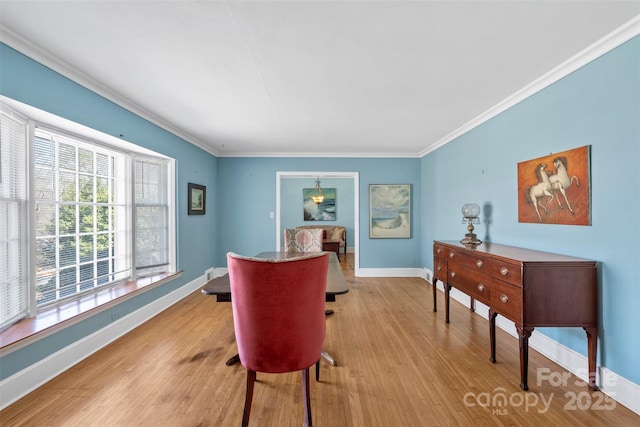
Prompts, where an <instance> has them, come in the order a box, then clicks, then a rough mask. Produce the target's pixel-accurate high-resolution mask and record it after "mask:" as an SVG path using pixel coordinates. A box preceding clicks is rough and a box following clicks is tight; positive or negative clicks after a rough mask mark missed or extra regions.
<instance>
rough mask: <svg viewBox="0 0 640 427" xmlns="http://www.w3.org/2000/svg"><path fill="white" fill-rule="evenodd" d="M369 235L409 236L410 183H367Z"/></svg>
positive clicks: (380, 237)
mask: <svg viewBox="0 0 640 427" xmlns="http://www.w3.org/2000/svg"><path fill="white" fill-rule="evenodd" d="M369 237H370V238H372V239H409V238H411V184H370V185H369Z"/></svg>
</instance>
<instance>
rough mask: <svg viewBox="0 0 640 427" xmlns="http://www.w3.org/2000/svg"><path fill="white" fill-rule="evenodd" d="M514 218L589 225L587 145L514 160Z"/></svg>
mask: <svg viewBox="0 0 640 427" xmlns="http://www.w3.org/2000/svg"><path fill="white" fill-rule="evenodd" d="M518 222H531V223H541V224H566V225H591V146H590V145H585V146H584V147H579V148H574V149H572V150H567V151H562V152H560V153H555V154H549V155H548V156H544V157H539V158H537V159H532V160H527V161H524V162H520V163H518Z"/></svg>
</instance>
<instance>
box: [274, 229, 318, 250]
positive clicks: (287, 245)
mask: <svg viewBox="0 0 640 427" xmlns="http://www.w3.org/2000/svg"><path fill="white" fill-rule="evenodd" d="M323 233H324V232H323V230H322V229H319V228H305V229H300V228H286V229H285V230H284V250H285V251H286V252H322V236H323Z"/></svg>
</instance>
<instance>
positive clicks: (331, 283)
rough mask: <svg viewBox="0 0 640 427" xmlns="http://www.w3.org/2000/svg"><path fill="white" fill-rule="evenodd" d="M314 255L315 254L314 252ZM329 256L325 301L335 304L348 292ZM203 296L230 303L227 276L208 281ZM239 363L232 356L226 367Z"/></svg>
mask: <svg viewBox="0 0 640 427" xmlns="http://www.w3.org/2000/svg"><path fill="white" fill-rule="evenodd" d="M314 253H315V252H314ZM310 254H312V253H311V252H285V251H279V252H260V253H259V254H258V255H256V256H255V257H256V258H265V259H289V258H298V257H301V256H305V255H310ZM328 254H329V269H328V271H327V289H326V291H325V300H326V301H327V302H335V300H336V296H337V295H343V294H346V293H347V292H349V286H348V284H347V281H346V279H345V278H344V274H343V273H342V267H341V266H340V261H339V260H338V257H337V255H336V254H335V252H328ZM202 293H203V294H204V295H212V296H215V297H216V301H218V302H231V284H230V282H229V274H228V273H227V274H224V275H222V276H219V277H215V278H213V279H211V280H209V281H208V282H207V283H206V284H205V285H204V287H203V288H202ZM321 356H322V358H323V359H325V360H326V361H327V362H329V363H330V364H331V365H333V366H337V362H336V361H335V359H334V358H333V357H332V356H331V355H330V354H329V353H327V352H326V351H324V350H322V353H321ZM239 361H240V359H239V357H238V355H237V354H236V355H234V356H233V357H231V358H229V359H228V360H227V361H226V364H227V365H233V364H235V363H238V362H239Z"/></svg>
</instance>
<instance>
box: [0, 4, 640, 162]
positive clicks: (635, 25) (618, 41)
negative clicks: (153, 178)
mask: <svg viewBox="0 0 640 427" xmlns="http://www.w3.org/2000/svg"><path fill="white" fill-rule="evenodd" d="M639 34H640V15H638V16H636V17H634V18H633V19H631V20H629V21H627V22H626V23H625V24H623V25H622V26H620V27H618V28H617V29H615V30H614V31H612V32H611V33H609V34H607V35H606V36H605V37H603V38H602V39H600V40H598V41H597V42H595V43H593V44H592V45H590V46H588V47H587V48H585V49H583V50H582V51H580V52H578V53H577V54H576V55H574V56H573V57H571V58H569V59H568V60H566V61H564V62H563V63H561V64H560V65H558V66H557V67H555V68H553V69H551V70H550V71H548V72H547V73H545V74H544V75H542V76H541V77H539V78H538V79H536V80H534V81H533V82H531V83H530V84H528V85H527V86H525V87H523V88H522V89H520V90H519V91H517V92H515V93H514V94H513V95H511V96H509V97H507V98H506V99H504V100H503V101H501V102H499V103H498V104H496V105H495V106H493V107H491V108H490V109H488V110H487V111H485V112H484V113H482V114H480V115H479V116H477V117H475V118H474V119H472V120H470V121H469V122H467V123H465V124H464V125H462V126H461V127H459V128H458V129H456V130H454V131H453V132H451V133H450V134H448V135H446V136H445V137H443V138H442V139H440V140H438V141H436V142H434V143H433V144H430V145H428V146H427V147H426V148H425V149H424V150H422V151H420V152H418V153H366V154H365V153H329V154H328V153H295V152H294V153H275V154H274V153H265V152H255V153H233V152H232V153H221V152H218V151H216V150H214V149H213V148H212V147H210V146H208V145H207V144H205V143H204V142H202V141H200V140H199V139H197V138H195V137H193V136H192V135H190V134H188V133H187V132H185V131H183V130H182V129H179V128H177V127H176V126H174V125H172V124H171V123H169V122H167V121H166V120H164V119H163V118H161V117H159V116H157V115H155V114H153V113H151V112H150V111H148V110H146V109H145V108H143V107H141V106H140V105H138V104H135V103H133V102H131V101H130V100H128V99H127V98H125V97H124V96H122V95H120V94H118V93H117V92H115V91H113V90H111V89H109V88H107V87H105V86H104V85H102V84H100V83H99V82H98V81H96V80H94V79H93V78H91V77H89V76H87V75H86V74H83V73H81V72H79V71H78V70H76V69H75V68H73V67H72V66H70V65H69V64H67V63H65V62H64V61H62V60H60V59H59V58H56V57H55V56H53V55H51V54H49V53H48V52H46V51H44V50H42V49H40V48H39V47H37V46H35V45H33V44H32V43H30V42H29V41H27V40H25V39H23V38H22V37H20V36H19V35H17V34H15V33H14V32H12V31H11V30H9V29H7V28H5V27H0V42H2V43H5V44H6V45H8V46H10V47H12V48H14V49H16V50H18V51H20V52H21V53H23V54H24V55H26V56H28V57H30V58H31V59H33V60H35V61H37V62H39V63H40V64H42V65H44V66H46V67H48V68H51V69H52V70H53V71H55V72H57V73H59V74H61V75H63V76H65V77H67V78H69V79H71V80H72V81H74V82H76V83H78V84H80V85H82V86H83V87H85V88H87V89H89V90H91V91H93V92H95V93H97V94H98V95H100V96H103V97H104V98H106V99H108V100H109V101H111V102H114V103H115V104H117V105H119V106H121V107H123V108H125V109H126V110H128V111H130V112H132V113H134V114H136V115H138V116H140V117H142V118H143V119H146V120H148V121H149V122H151V123H153V124H155V125H157V126H159V127H161V128H162V129H164V130H166V131H168V132H170V133H172V134H174V135H176V136H178V137H179V138H182V139H184V140H185V141H187V142H189V143H191V144H193V145H195V146H197V147H199V148H201V149H203V150H204V151H206V152H208V153H210V154H212V155H214V156H217V157H328V158H334V157H342V158H345V157H346V158H358V157H360V158H422V157H424V156H425V155H427V154H429V153H431V152H433V151H435V150H437V149H438V148H440V147H442V146H444V145H445V144H447V143H449V142H451V141H453V140H454V139H456V138H458V137H459V136H461V135H463V134H465V133H467V132H469V131H470V130H472V129H474V128H475V127H477V126H480V125H481V124H483V123H484V122H486V121H488V120H490V119H492V118H493V117H495V116H497V115H499V114H500V113H502V112H504V111H506V110H507V109H509V108H511V107H512V106H514V105H516V104H518V103H519V102H522V101H523V100H525V99H527V98H528V97H530V96H531V95H533V94H535V93H537V92H539V91H541V90H542V89H544V88H546V87H548V86H550V85H551V84H553V83H555V82H557V81H558V80H560V79H561V78H563V77H566V76H567V75H569V74H571V73H572V72H574V71H576V70H578V69H579V68H581V67H583V66H584V65H586V64H588V63H590V62H591V61H593V60H595V59H597V58H599V57H600V56H602V55H604V54H606V53H607V52H610V51H611V50H613V49H615V48H617V47H618V46H620V45H622V44H623V43H625V42H627V41H629V40H631V39H632V38H633V37H636V36H637V35H639Z"/></svg>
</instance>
